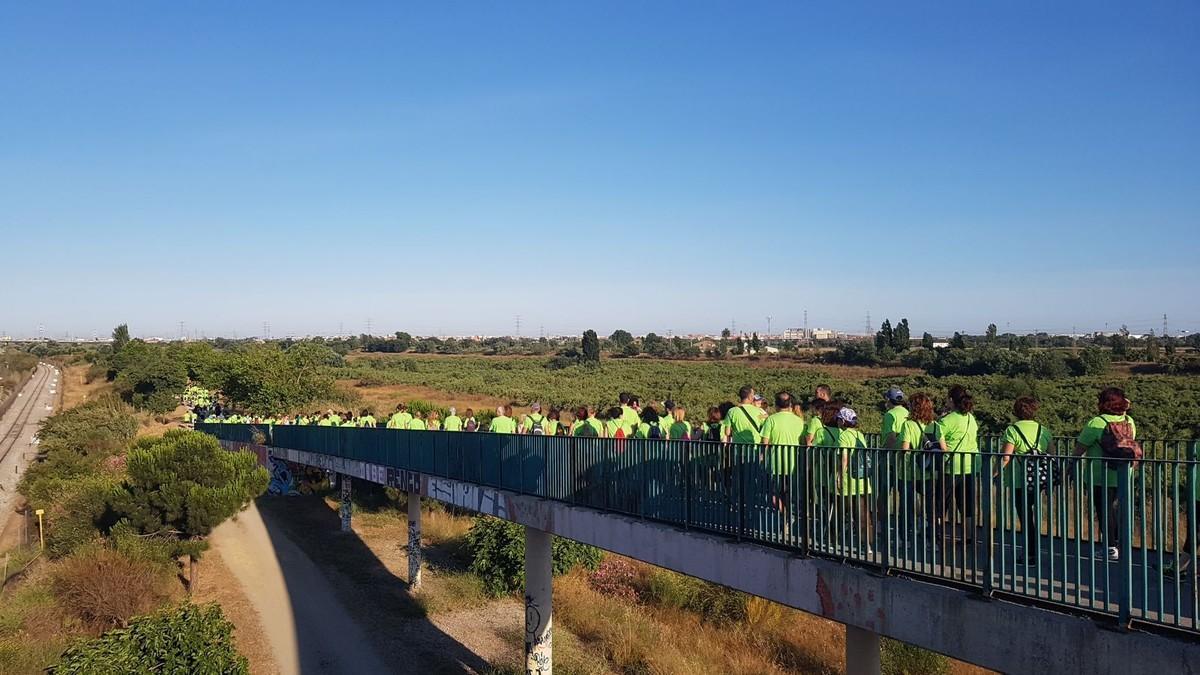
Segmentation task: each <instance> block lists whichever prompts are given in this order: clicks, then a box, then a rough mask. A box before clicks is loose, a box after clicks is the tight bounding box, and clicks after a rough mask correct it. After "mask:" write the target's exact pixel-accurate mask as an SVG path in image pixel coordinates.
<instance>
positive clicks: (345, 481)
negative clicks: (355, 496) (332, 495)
mask: <svg viewBox="0 0 1200 675" xmlns="http://www.w3.org/2000/svg"><path fill="white" fill-rule="evenodd" d="M337 479H338V487H340V488H341V491H342V492H341V497H342V501H341V503H340V504H339V505H338V515H339V516H341V518H342V532H349V531H350V514H351V512H352V510H353V506H352V504H351V503H350V496H351V490H352V489H353V488H352V487H351V484H350V476H347V475H346V474H344V473H339V474H337Z"/></svg>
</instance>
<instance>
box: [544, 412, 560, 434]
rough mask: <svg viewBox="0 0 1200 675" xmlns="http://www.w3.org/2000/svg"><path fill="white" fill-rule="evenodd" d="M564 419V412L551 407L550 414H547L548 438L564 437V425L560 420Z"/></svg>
mask: <svg viewBox="0 0 1200 675" xmlns="http://www.w3.org/2000/svg"><path fill="white" fill-rule="evenodd" d="M561 419H562V411H561V410H559V409H558V408H556V407H553V406H552V407H551V408H550V412H548V413H546V435H547V436H562V435H563V424H562V422H560V421H559V420H561Z"/></svg>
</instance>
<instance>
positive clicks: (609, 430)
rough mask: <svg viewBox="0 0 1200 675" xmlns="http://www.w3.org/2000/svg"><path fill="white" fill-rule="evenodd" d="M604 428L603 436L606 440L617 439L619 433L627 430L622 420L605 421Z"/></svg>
mask: <svg viewBox="0 0 1200 675" xmlns="http://www.w3.org/2000/svg"><path fill="white" fill-rule="evenodd" d="M603 426H604V434H603V436H604V437H606V438H616V437H617V431H618V430H621V429H624V428H625V424H624V422H622V421H621V420H604V423H603Z"/></svg>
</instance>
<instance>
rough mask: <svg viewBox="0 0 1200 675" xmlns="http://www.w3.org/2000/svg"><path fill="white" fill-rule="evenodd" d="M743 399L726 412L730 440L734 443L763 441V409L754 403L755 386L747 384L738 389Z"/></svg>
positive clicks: (753, 443)
mask: <svg viewBox="0 0 1200 675" xmlns="http://www.w3.org/2000/svg"><path fill="white" fill-rule="evenodd" d="M738 400H739V401H741V403H740V404H739V405H736V406H734V407H732V408H730V409H729V412H727V413H725V427H726V428H727V429H729V440H730V441H731V442H733V443H745V444H747V445H758V444H759V443H761V442H762V417H761V415H762V409H761V408H759V407H758V406H756V405H754V387H751V386H750V385H746V386H744V387H742V388H741V389H738Z"/></svg>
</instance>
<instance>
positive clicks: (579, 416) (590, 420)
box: [571, 405, 604, 438]
mask: <svg viewBox="0 0 1200 675" xmlns="http://www.w3.org/2000/svg"><path fill="white" fill-rule="evenodd" d="M571 435H572V436H581V437H585V438H602V437H603V436H604V426H603V425H602V424H601V423H600V420H598V419H596V418H595V417H594V416H593V415H592V411H591V410H588V407H587V406H585V405H581V406H579V407H578V408H576V409H575V421H574V422H572V423H571Z"/></svg>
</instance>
